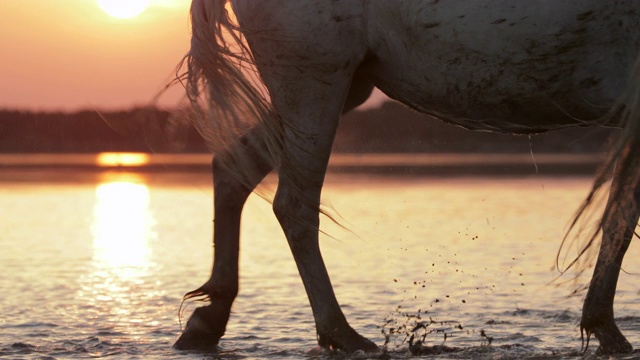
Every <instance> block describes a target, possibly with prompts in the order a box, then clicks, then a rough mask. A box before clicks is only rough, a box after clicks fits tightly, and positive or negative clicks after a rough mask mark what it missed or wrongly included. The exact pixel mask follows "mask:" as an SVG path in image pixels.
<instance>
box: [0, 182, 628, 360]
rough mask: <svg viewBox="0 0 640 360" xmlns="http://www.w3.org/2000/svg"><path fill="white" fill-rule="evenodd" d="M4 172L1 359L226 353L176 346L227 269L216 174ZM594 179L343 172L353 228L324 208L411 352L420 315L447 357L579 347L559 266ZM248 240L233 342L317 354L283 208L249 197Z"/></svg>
mask: <svg viewBox="0 0 640 360" xmlns="http://www.w3.org/2000/svg"><path fill="white" fill-rule="evenodd" d="M11 172H12V173H11ZM0 178H2V179H4V180H3V181H2V182H1V186H0V219H1V220H0V221H1V224H2V232H1V234H2V235H1V236H0V249H2V251H0V272H1V273H2V274H3V275H2V276H1V277H0V294H2V296H0V314H1V315H0V357H2V358H11V359H20V358H24V359H31V358H47V359H50V358H60V359H64V358H96V357H111V358H139V359H169V358H171V359H173V358H184V359H190V358H191V359H201V358H203V356H204V357H205V358H207V357H211V356H212V355H203V354H197V353H188V352H179V351H176V350H173V349H172V348H171V345H172V344H173V342H174V341H175V339H176V338H177V336H178V335H179V333H180V323H179V321H178V307H179V305H180V300H181V297H182V295H183V294H184V293H185V292H187V291H189V290H192V289H194V288H195V287H197V286H199V285H200V284H201V283H203V282H204V281H205V280H206V279H207V277H208V274H209V271H210V267H211V252H212V246H211V236H212V234H211V227H212V226H211V225H212V224H211V219H212V208H211V201H212V196H213V195H212V190H211V189H210V187H209V175H208V174H207V173H199V172H185V173H154V174H144V173H126V172H119V171H106V172H103V173H96V172H83V171H80V170H73V171H71V170H67V171H65V172H64V173H59V172H51V171H39V170H30V172H29V174H27V175H25V173H20V172H19V171H18V170H4V172H3V174H2V176H0ZM24 179H29V181H24ZM589 186H590V179H589V178H584V177H562V178H554V177H542V176H532V177H518V178H509V177H474V178H464V177H445V178H434V177H408V178H397V177H385V176H373V175H331V176H330V177H329V178H328V180H327V185H326V187H325V193H324V199H325V200H324V201H325V204H327V205H328V206H330V207H332V208H333V209H335V211H336V212H337V213H338V214H339V215H340V216H341V219H342V220H341V222H342V224H343V225H347V228H348V229H349V230H350V231H345V230H343V229H341V228H340V227H339V226H336V225H335V224H332V223H331V222H330V221H329V220H326V219H323V220H322V227H323V229H324V230H325V232H326V233H328V234H329V235H330V236H324V235H323V236H322V239H321V243H322V250H323V254H324V256H325V261H326V263H327V266H328V269H329V272H330V274H331V277H332V281H333V283H334V287H335V291H336V294H337V296H338V300H339V301H340V303H341V304H342V306H343V310H344V312H345V314H346V315H347V318H348V319H349V321H350V322H351V324H352V325H353V326H354V327H355V328H356V329H357V330H359V331H360V332H361V333H362V334H363V335H365V336H367V337H369V338H370V339H372V340H374V341H375V342H376V343H378V344H379V345H382V344H383V343H384V342H385V336H388V341H389V343H388V345H387V346H388V350H389V352H390V354H391V355H392V357H394V358H405V357H409V354H408V351H407V343H406V337H407V334H408V332H409V330H411V329H412V328H413V327H414V326H415V324H416V323H417V322H420V321H425V322H426V323H429V327H428V328H427V329H428V330H431V332H430V333H429V334H428V335H427V336H426V337H425V342H426V344H427V345H441V344H444V345H447V346H450V347H457V348H461V349H462V350H461V351H460V352H456V353H450V354H446V355H440V356H439V357H440V358H490V359H494V358H522V357H535V358H580V357H581V355H580V354H579V352H578V351H579V350H580V333H579V329H578V323H579V316H580V311H581V301H582V296H583V294H580V295H577V296H568V295H569V294H570V292H571V290H572V284H571V283H569V284H564V285H558V284H556V283H552V282H553V280H554V279H555V278H556V277H557V275H558V272H557V271H556V270H555V267H554V260H555V255H556V252H557V249H558V245H559V242H560V239H561V238H562V236H563V233H564V230H565V228H566V225H567V224H568V221H569V219H570V218H571V215H572V214H573V211H574V210H575V209H576V207H577V206H578V204H579V203H580V201H581V200H582V199H583V197H584V196H585V194H586V192H587V191H588V189H589ZM241 249H242V250H241V290H240V295H239V297H238V299H237V301H236V303H235V305H234V308H233V313H232V317H231V322H230V324H229V326H228V328H227V335H226V336H225V337H224V338H223V340H222V342H221V347H222V353H221V356H222V357H223V358H231V359H237V358H267V359H294V358H300V357H303V356H307V357H314V356H315V355H309V354H308V353H307V352H308V351H309V350H311V349H312V348H313V347H314V346H315V345H316V342H315V331H314V327H313V319H312V315H311V311H310V308H309V305H308V301H307V299H306V295H305V293H304V289H303V287H302V283H301V281H300V279H299V277H298V274H297V271H296V268H295V264H294V262H293V259H292V256H291V254H290V252H289V250H288V246H287V244H286V241H285V239H284V237H283V235H282V232H281V230H280V228H279V226H278V224H277V222H276V221H275V218H274V216H273V215H272V212H271V206H270V205H269V204H268V203H266V202H265V201H263V200H261V199H259V198H257V197H252V198H251V199H250V200H249V203H248V205H247V207H246V209H245V212H244V218H243V227H242V244H241ZM637 258H638V249H637V248H636V246H634V245H633V244H632V246H631V249H630V250H629V253H628V255H627V261H626V262H625V264H624V267H625V271H626V272H627V273H624V274H622V275H621V279H620V285H619V290H618V294H617V302H616V316H617V317H618V324H619V325H620V326H621V328H622V331H623V332H624V333H625V334H626V335H627V336H628V338H629V340H630V341H631V343H632V344H633V345H634V346H636V347H638V346H640V337H639V335H640V325H639V322H638V319H639V318H638V315H639V314H640V300H638V294H639V292H638V281H637V276H635V275H633V274H637V273H639V272H640V269H638V265H637V264H634V262H633V259H637ZM570 278H571V277H570V276H566V277H564V278H563V280H569V279H570ZM579 281H581V282H584V281H586V279H585V278H584V277H583V278H580V279H579ZM195 306H197V304H190V305H188V306H187V311H186V316H188V314H189V313H190V311H192V310H193V308H194V307H195ZM418 316H419V317H420V318H418ZM483 333H484V334H485V336H482V335H481V334H483ZM423 334H424V332H420V331H418V332H416V335H417V336H421V335H423ZM445 334H446V339H445ZM487 337H491V338H492V341H491V344H490V345H489V342H488V340H487ZM594 344H597V342H595V343H594ZM592 348H595V347H592ZM322 356H330V355H328V354H324V355H322ZM622 358H624V357H622Z"/></svg>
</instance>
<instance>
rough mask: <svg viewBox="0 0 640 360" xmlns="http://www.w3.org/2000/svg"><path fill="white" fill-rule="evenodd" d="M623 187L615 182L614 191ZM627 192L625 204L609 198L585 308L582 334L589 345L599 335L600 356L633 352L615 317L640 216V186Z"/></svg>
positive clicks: (616, 180) (632, 187) (617, 181)
mask: <svg viewBox="0 0 640 360" xmlns="http://www.w3.org/2000/svg"><path fill="white" fill-rule="evenodd" d="M619 186H622V181H621V180H620V179H614V181H613V184H612V189H615V188H616V187H619ZM627 186H628V185H627ZM626 191H628V193H627V194H628V195H627V196H626V197H625V199H624V201H621V202H618V203H615V204H614V203H613V202H614V200H613V199H612V198H611V197H610V198H609V204H608V206H612V212H611V213H610V216H608V217H607V218H606V219H605V222H604V224H603V235H602V236H603V237H602V245H601V246H600V252H599V254H598V260H597V262H596V267H595V269H594V272H593V277H592V278H591V283H590V284H589V291H588V292H587V296H586V298H585V300H584V306H583V308H582V320H581V322H580V328H581V331H586V336H587V342H588V341H589V337H590V336H591V335H595V337H596V338H597V339H598V341H599V342H600V346H599V348H598V353H601V354H616V353H629V352H631V351H632V350H633V348H632V347H631V344H629V342H628V341H627V339H626V338H625V337H624V335H622V333H621V332H620V330H619V329H618V327H617V326H616V324H615V321H614V317H613V299H614V297H615V293H616V285H617V283H618V275H619V274H620V269H621V267H622V259H623V257H624V254H625V252H626V251H627V248H628V247H629V243H630V242H631V239H632V238H633V235H634V231H635V229H636V225H637V224H638V217H639V215H640V184H635V186H631V188H628V189H627V190H626Z"/></svg>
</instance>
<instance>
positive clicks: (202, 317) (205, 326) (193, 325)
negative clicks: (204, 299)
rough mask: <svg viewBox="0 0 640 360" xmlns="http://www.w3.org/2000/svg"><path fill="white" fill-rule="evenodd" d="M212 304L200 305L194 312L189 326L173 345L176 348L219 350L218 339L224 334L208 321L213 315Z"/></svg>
mask: <svg viewBox="0 0 640 360" xmlns="http://www.w3.org/2000/svg"><path fill="white" fill-rule="evenodd" d="M210 306H211V305H208V306H202V307H199V308H197V309H196V310H195V311H194V312H193V314H192V315H191V317H190V318H189V321H187V326H186V327H185V329H184V330H183V331H182V334H181V335H180V337H179V338H178V340H177V341H176V343H175V344H174V345H173V347H174V348H175V349H178V350H198V351H205V352H217V350H218V341H219V340H220V338H221V337H222V334H219V332H217V331H215V330H214V329H212V328H211V326H210V324H211V322H210V321H208V320H209V319H210V317H211V315H212V314H211V309H210ZM222 333H224V329H222Z"/></svg>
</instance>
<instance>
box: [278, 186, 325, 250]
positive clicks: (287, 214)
mask: <svg viewBox="0 0 640 360" xmlns="http://www.w3.org/2000/svg"><path fill="white" fill-rule="evenodd" d="M314 209H315V210H314ZM273 213H274V214H275V216H276V218H277V219H278V221H279V222H280V226H281V227H282V229H283V230H284V232H285V235H286V236H287V239H288V241H289V243H292V241H293V242H296V240H298V239H303V238H306V235H308V233H309V232H315V231H317V230H318V224H319V220H318V219H319V217H318V214H319V213H318V207H317V206H314V205H313V204H312V201H311V200H309V199H306V198H304V197H303V195H301V194H299V191H295V190H294V189H291V188H290V187H289V186H286V185H283V184H280V185H279V186H278V191H277V192H276V195H275V198H274V199H273ZM292 245H293V244H292Z"/></svg>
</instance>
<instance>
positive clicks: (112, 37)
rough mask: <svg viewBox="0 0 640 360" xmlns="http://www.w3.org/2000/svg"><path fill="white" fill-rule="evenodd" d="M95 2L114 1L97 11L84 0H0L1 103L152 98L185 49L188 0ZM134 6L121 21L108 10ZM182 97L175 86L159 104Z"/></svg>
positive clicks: (102, 104) (97, 103)
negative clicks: (0, 50) (0, 18)
mask: <svg viewBox="0 0 640 360" xmlns="http://www.w3.org/2000/svg"><path fill="white" fill-rule="evenodd" d="M100 3H105V4H106V3H112V4H114V5H111V6H112V7H110V8H106V7H105V8H104V10H103V8H101V7H100V6H99V3H98V2H97V1H88V0H65V1H59V0H38V1H0V13H1V14H3V15H4V16H3V20H2V21H0V43H1V44H2V54H3V56H2V57H0V78H1V79H2V85H0V108H11V109H16V108H17V109H25V110H64V111H75V110H80V109H89V110H92V109H123V108H129V107H132V106H140V105H147V104H149V103H150V102H151V101H152V100H153V99H154V96H155V95H157V94H158V93H159V91H160V90H161V89H162V88H163V87H164V86H165V85H166V84H167V83H168V82H169V81H170V80H171V79H172V77H173V76H174V74H175V68H176V65H177V64H178V63H179V62H180V60H181V59H182V57H183V56H184V55H185V54H186V52H187V51H188V50H189V40H190V32H189V6H190V3H191V2H190V1H188V0H109V1H107V0H101V1H100ZM134 3H135V4H137V5H136V6H134ZM117 4H126V6H124V5H117ZM143 5H147V6H146V8H144V7H143ZM121 6H124V7H121ZM117 8H120V9H121V10H117ZM141 8H142V10H144V11H142V12H140V13H139V14H138V15H137V16H134V17H131V18H128V19H121V18H117V17H114V16H115V15H109V14H108V13H107V10H108V9H111V10H108V12H109V13H112V12H116V10H117V11H122V13H123V14H124V13H128V14H133V10H134V9H137V10H136V11H141V10H140V9H141ZM183 94H184V89H182V87H180V86H175V87H173V88H172V89H171V90H170V91H169V92H168V93H166V95H164V96H162V97H161V98H160V105H162V106H176V105H177V103H179V101H180V100H181V99H182V97H183Z"/></svg>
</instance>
